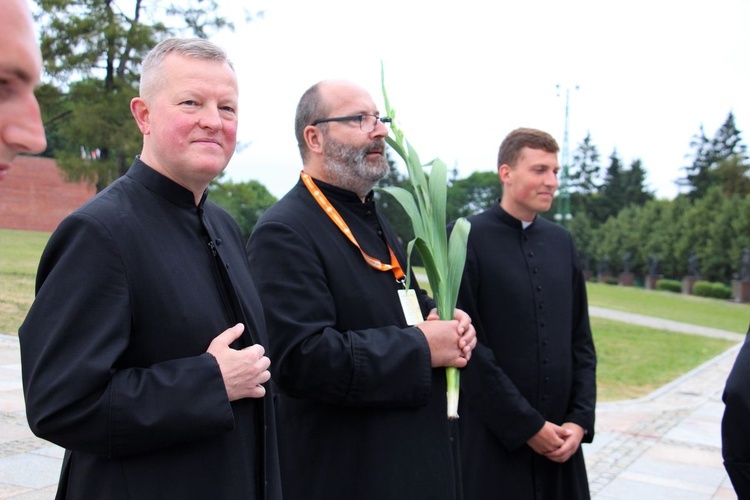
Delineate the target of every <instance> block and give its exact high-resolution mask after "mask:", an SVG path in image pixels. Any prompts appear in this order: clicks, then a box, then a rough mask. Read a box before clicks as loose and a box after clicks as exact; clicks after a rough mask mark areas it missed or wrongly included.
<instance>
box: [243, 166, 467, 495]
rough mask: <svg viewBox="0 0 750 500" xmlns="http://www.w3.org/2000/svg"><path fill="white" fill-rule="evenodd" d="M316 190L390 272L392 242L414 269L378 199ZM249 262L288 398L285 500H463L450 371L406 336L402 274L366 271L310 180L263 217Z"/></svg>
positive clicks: (283, 426)
mask: <svg viewBox="0 0 750 500" xmlns="http://www.w3.org/2000/svg"><path fill="white" fill-rule="evenodd" d="M316 182H317V181H316ZM317 185H318V187H319V188H320V189H321V190H322V192H323V193H325V195H326V196H327V197H328V199H329V200H330V202H331V203H332V205H333V206H334V207H335V208H336V209H337V210H338V211H339V213H340V214H341V216H342V217H343V218H344V219H345V220H346V222H347V224H348V225H349V227H350V229H351V231H352V233H353V234H354V236H355V238H356V240H357V241H358V242H359V244H360V246H361V247H362V248H363V250H364V251H365V252H366V253H368V254H369V255H370V256H372V257H375V258H378V259H380V260H381V261H382V262H386V263H387V262H390V259H389V254H388V249H387V246H386V243H385V242H386V241H388V242H389V243H390V245H391V247H392V248H393V250H394V252H395V253H396V255H397V256H398V258H399V260H400V263H401V265H402V266H403V268H404V270H406V267H405V264H406V262H405V259H404V254H403V250H402V249H401V248H400V245H399V244H398V242H397V237H396V235H395V234H393V231H392V229H391V228H390V227H389V225H388V224H387V222H386V221H385V220H383V219H381V218H380V217H379V216H378V214H377V211H376V207H375V204H374V203H373V202H372V198H371V195H370V196H369V197H368V198H367V200H366V201H365V203H362V201H361V200H360V199H359V198H358V197H357V195H356V194H354V193H352V192H349V191H345V190H342V189H339V188H336V187H334V186H330V185H327V184H324V183H323V182H317ZM248 255H249V260H250V267H251V269H252V274H253V280H254V282H255V284H256V286H257V287H258V292H259V293H260V296H261V297H262V301H263V307H264V310H265V316H266V322H267V325H268V331H269V342H270V347H271V351H270V358H271V371H272V373H273V378H274V380H275V382H276V383H277V384H278V386H279V388H280V390H279V392H280V394H279V396H278V407H277V410H278V418H279V443H280V445H279V446H280V458H281V470H282V485H283V489H284V497H285V498H287V499H293V500H294V499H306V500H307V499H358V500H359V499H369V498H372V499H379V500H380V499H385V498H388V499H450V498H454V495H455V488H456V487H455V484H456V483H455V473H454V460H453V458H452V449H451V433H450V430H451V428H450V425H449V421H448V419H447V417H446V397H445V370H443V369H442V368H441V369H432V368H431V363H430V352H429V348H428V345H427V342H426V340H425V338H424V335H423V334H422V333H421V332H420V331H419V330H418V329H416V328H414V327H408V326H407V324H406V321H405V319H404V314H403V312H402V309H401V306H400V302H399V299H398V295H397V291H398V289H399V288H402V287H401V285H399V284H398V283H397V282H396V279H395V277H394V275H393V273H392V272H390V271H386V272H383V271H379V270H376V269H373V268H372V267H370V266H369V265H368V264H367V263H365V261H364V259H363V257H362V255H361V253H360V251H359V250H358V249H357V247H355V246H354V245H353V244H352V243H351V242H350V241H349V240H348V239H347V238H346V236H345V235H344V234H343V233H342V232H341V231H340V230H339V228H338V227H337V226H336V225H335V224H334V222H332V221H331V220H330V219H329V217H328V216H327V215H326V213H325V212H323V210H322V209H321V208H320V206H319V205H318V204H317V202H316V201H315V200H314V199H313V197H312V195H311V194H310V193H309V192H308V190H307V188H306V187H305V186H304V184H303V183H302V182H301V181H300V183H298V184H297V186H296V187H294V188H293V189H292V190H291V191H290V192H289V193H288V194H287V195H286V196H284V198H282V199H281V200H280V201H278V202H277V203H276V204H275V205H273V206H272V207H271V208H270V209H269V210H268V211H267V212H266V213H265V214H264V215H263V217H262V218H261V220H260V221H259V222H258V224H257V226H256V227H255V229H254V231H253V234H252V235H251V236H250V240H249V242H248ZM418 295H419V296H420V298H421V302H422V303H421V306H422V312H423V313H426V312H427V308H428V304H427V302H428V301H427V300H426V299H425V298H424V297H423V296H422V294H421V293H419V294H418Z"/></svg>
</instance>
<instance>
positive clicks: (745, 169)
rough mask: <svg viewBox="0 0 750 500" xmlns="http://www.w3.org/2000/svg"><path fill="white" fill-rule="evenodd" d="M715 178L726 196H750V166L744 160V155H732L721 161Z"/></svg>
mask: <svg viewBox="0 0 750 500" xmlns="http://www.w3.org/2000/svg"><path fill="white" fill-rule="evenodd" d="M714 176H715V178H716V180H717V181H718V184H719V185H720V186H721V191H722V192H723V193H724V194H725V195H728V196H731V195H739V196H745V195H747V194H750V165H748V163H747V161H746V160H743V158H742V155H738V154H736V155H731V156H729V157H728V158H725V159H723V160H721V161H719V162H718V163H717V164H716V169H715V170H714Z"/></svg>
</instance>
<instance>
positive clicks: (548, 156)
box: [498, 147, 560, 222]
mask: <svg viewBox="0 0 750 500" xmlns="http://www.w3.org/2000/svg"><path fill="white" fill-rule="evenodd" d="M559 171H560V164H559V163H558V161H557V153H550V152H548V151H544V150H542V149H532V148H529V147H524V148H522V149H521V154H520V155H519V158H518V161H517V162H516V164H515V165H513V166H511V165H508V164H503V165H501V166H500V169H499V171H498V173H499V175H500V180H501V181H502V183H503V197H502V199H501V200H500V206H502V207H503V209H504V210H505V211H506V212H508V213H509V214H510V215H512V216H513V217H515V218H516V219H519V220H522V221H526V222H531V221H533V220H534V217H536V215H537V214H538V213H541V212H546V211H548V210H549V209H550V208H551V207H552V201H553V199H554V195H555V191H557V187H558V184H559V183H558V179H557V173H558V172H559Z"/></svg>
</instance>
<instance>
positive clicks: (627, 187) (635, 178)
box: [622, 159, 654, 206]
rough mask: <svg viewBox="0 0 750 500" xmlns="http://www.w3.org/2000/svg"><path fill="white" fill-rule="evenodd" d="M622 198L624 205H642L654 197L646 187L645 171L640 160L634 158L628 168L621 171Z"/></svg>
mask: <svg viewBox="0 0 750 500" xmlns="http://www.w3.org/2000/svg"><path fill="white" fill-rule="evenodd" d="M622 183H623V189H624V193H623V198H624V203H625V205H626V206H627V205H644V204H645V203H646V202H647V201H649V200H652V199H653V198H654V194H653V193H652V192H650V191H649V190H648V188H647V187H646V171H645V170H644V169H643V165H642V163H641V160H639V159H636V160H633V162H632V163H631V164H630V169H628V170H625V171H624V172H623V182H622Z"/></svg>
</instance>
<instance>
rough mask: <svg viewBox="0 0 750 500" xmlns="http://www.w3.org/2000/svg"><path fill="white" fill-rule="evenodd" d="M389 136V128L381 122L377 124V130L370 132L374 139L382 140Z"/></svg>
mask: <svg viewBox="0 0 750 500" xmlns="http://www.w3.org/2000/svg"><path fill="white" fill-rule="evenodd" d="M387 135H388V126H387V125H386V124H385V123H383V122H381V121H380V120H378V121H376V122H375V128H374V129H373V130H372V132H370V136H371V137H372V138H373V139H382V138H384V137H386V136H387Z"/></svg>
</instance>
